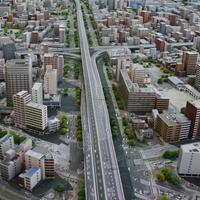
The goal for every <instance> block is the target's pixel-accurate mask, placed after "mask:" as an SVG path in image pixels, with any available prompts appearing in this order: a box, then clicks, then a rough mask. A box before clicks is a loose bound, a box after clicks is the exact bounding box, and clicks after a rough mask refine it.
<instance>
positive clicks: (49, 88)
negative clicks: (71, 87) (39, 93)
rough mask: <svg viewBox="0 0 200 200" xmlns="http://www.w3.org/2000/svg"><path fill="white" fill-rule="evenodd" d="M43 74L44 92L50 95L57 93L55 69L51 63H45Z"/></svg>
mask: <svg viewBox="0 0 200 200" xmlns="http://www.w3.org/2000/svg"><path fill="white" fill-rule="evenodd" d="M46 67H47V70H46V73H45V75H44V93H45V94H50V95H56V94H57V69H53V68H52V66H51V65H47V66H46Z"/></svg>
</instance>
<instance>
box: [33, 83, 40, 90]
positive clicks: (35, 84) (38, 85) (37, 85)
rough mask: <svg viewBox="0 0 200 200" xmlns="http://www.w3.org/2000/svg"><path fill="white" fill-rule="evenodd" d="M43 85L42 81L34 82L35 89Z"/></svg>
mask: <svg viewBox="0 0 200 200" xmlns="http://www.w3.org/2000/svg"><path fill="white" fill-rule="evenodd" d="M41 86H42V83H39V82H36V83H34V85H33V89H34V90H37V89H39V88H40V87H41Z"/></svg>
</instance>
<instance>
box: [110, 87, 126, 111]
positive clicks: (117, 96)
mask: <svg viewBox="0 0 200 200" xmlns="http://www.w3.org/2000/svg"><path fill="white" fill-rule="evenodd" d="M112 89H113V93H114V95H115V99H116V101H117V105H118V108H119V109H120V110H124V109H125V103H124V100H123V98H122V95H121V93H120V92H119V89H118V88H117V86H116V85H115V84H112Z"/></svg>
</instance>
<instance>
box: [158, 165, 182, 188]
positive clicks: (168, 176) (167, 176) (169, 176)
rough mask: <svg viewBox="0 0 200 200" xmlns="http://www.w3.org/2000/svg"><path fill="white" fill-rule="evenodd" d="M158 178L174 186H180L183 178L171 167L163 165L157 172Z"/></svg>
mask: <svg viewBox="0 0 200 200" xmlns="http://www.w3.org/2000/svg"><path fill="white" fill-rule="evenodd" d="M156 179H157V181H158V182H160V183H163V182H165V181H167V182H169V183H170V184H172V185H173V186H176V187H180V186H181V180H180V178H179V177H178V176H177V175H175V174H174V173H173V171H172V169H171V168H170V167H163V168H162V169H161V170H159V171H158V172H157V173H156Z"/></svg>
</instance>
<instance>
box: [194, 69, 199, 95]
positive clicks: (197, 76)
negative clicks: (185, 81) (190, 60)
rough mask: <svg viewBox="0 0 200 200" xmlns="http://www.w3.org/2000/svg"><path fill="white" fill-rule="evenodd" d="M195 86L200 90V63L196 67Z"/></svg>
mask: <svg viewBox="0 0 200 200" xmlns="http://www.w3.org/2000/svg"><path fill="white" fill-rule="evenodd" d="M195 87H196V88H197V90H199V91H200V65H197V68H196V78H195Z"/></svg>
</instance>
